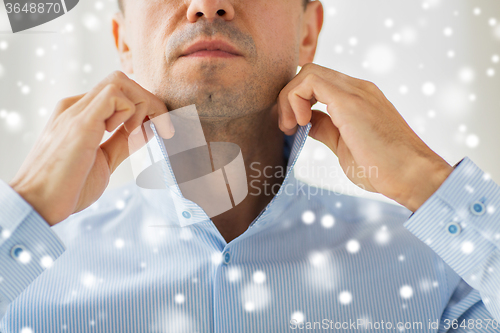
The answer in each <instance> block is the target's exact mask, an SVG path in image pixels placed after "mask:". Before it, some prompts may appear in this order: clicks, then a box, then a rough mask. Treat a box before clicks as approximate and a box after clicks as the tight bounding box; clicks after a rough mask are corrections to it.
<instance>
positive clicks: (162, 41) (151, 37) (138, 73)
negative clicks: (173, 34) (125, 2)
mask: <svg viewBox="0 0 500 333" xmlns="http://www.w3.org/2000/svg"><path fill="white" fill-rule="evenodd" d="M167 22H169V20H168V19H165V16H161V15H158V11H156V12H149V11H144V14H143V15H140V16H137V17H135V19H134V22H131V24H130V26H131V27H134V28H133V29H131V30H133V31H130V36H132V38H131V50H132V63H133V66H134V74H135V78H136V80H137V81H138V82H139V83H141V85H143V86H144V87H145V88H146V89H148V88H149V89H151V88H153V87H154V80H155V75H157V74H158V73H159V72H160V70H159V69H161V68H163V66H164V63H165V46H166V42H167V38H168V34H169V32H168V31H169V29H171V27H169V26H168V23H167Z"/></svg>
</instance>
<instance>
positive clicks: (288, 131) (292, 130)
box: [278, 102, 298, 135]
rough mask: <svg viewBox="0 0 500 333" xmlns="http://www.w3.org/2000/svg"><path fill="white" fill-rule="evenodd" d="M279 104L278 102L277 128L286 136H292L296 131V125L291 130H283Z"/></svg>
mask: <svg viewBox="0 0 500 333" xmlns="http://www.w3.org/2000/svg"><path fill="white" fill-rule="evenodd" d="M281 104H282V103H279V102H278V127H279V128H280V130H281V131H283V132H284V133H285V134H286V135H293V134H294V133H295V132H296V131H297V127H298V126H297V125H295V126H294V127H292V128H285V127H284V126H283V120H282V119H283V112H282V111H281Z"/></svg>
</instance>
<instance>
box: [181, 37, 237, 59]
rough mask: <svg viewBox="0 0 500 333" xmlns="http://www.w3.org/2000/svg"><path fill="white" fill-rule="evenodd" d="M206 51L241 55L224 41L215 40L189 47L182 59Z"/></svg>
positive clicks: (198, 42)
mask: <svg viewBox="0 0 500 333" xmlns="http://www.w3.org/2000/svg"><path fill="white" fill-rule="evenodd" d="M205 50H208V51H223V52H227V53H231V54H234V55H238V56H239V55H241V53H240V52H239V51H238V50H237V49H236V48H235V47H234V46H232V45H231V44H229V43H227V42H225V41H223V40H222V39H214V40H200V41H197V42H195V43H193V44H191V45H189V46H188V47H186V48H185V49H184V50H183V51H182V54H181V57H182V56H187V55H190V54H192V53H195V52H198V51H205Z"/></svg>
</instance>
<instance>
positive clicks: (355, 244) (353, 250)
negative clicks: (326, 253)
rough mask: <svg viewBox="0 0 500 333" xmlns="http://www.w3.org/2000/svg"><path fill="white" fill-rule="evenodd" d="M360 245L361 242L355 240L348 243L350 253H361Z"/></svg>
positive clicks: (347, 247)
mask: <svg viewBox="0 0 500 333" xmlns="http://www.w3.org/2000/svg"><path fill="white" fill-rule="evenodd" d="M359 248H360V245H359V242H358V241H357V240H355V239H351V240H349V241H348V242H347V243H346V249H347V251H349V252H350V253H356V252H358V251H359Z"/></svg>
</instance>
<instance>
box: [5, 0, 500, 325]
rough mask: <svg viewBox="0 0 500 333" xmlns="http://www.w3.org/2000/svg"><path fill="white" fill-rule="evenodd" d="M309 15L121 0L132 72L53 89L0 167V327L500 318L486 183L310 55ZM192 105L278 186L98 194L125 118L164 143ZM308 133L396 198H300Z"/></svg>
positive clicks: (212, 136) (492, 196) (215, 137)
mask: <svg viewBox="0 0 500 333" xmlns="http://www.w3.org/2000/svg"><path fill="white" fill-rule="evenodd" d="M322 21H323V9H322V5H321V3H320V2H318V1H313V2H309V3H305V4H304V3H303V0H275V1H263V0H255V1H239V0H186V1H170V0H169V1H132V0H126V1H125V2H124V3H123V13H117V14H116V16H115V17H114V19H113V33H114V36H115V41H116V46H117V49H118V51H119V54H120V59H121V62H122V66H123V69H124V70H125V72H127V73H134V74H135V77H136V79H137V83H136V82H134V81H132V80H130V79H128V78H127V77H126V76H125V75H124V74H123V73H119V72H117V73H113V74H112V75H110V76H108V77H107V78H106V79H105V80H104V81H102V82H101V83H100V84H99V85H98V86H96V87H95V88H93V89H92V90H91V91H90V92H88V93H87V94H83V95H80V96H75V97H70V98H67V99H64V100H63V101H61V102H60V103H59V104H58V106H57V107H56V109H55V112H54V113H53V115H52V117H51V119H50V120H49V122H48V124H47V127H46V128H45V130H44V132H43V134H42V136H41V138H40V140H39V141H38V142H37V144H36V146H35V147H34V148H33V150H32V151H31V152H30V154H29V156H28V158H27V159H26V161H25V163H24V164H23V166H22V167H21V169H20V170H19V172H18V174H17V175H16V176H15V178H14V179H13V180H12V181H11V182H10V183H9V185H7V184H5V183H2V184H1V185H2V187H1V191H0V199H1V200H0V205H1V206H0V207H1V209H0V214H1V215H0V225H1V227H2V236H3V237H2V240H1V243H0V249H1V252H0V253H1V255H0V263H1V267H2V268H1V272H0V274H1V276H2V280H0V281H2V283H0V297H1V301H2V304H3V307H4V309H5V315H4V317H3V319H2V321H1V322H0V331H1V332H23V333H24V332H54V331H68V332H85V331H97V332H288V331H294V330H305V329H308V330H315V331H321V330H332V331H333V330H339V331H340V330H341V331H346V332H347V331H359V330H362V329H364V330H366V331H384V332H386V331H387V332H389V331H395V330H396V329H398V331H408V332H417V331H424V332H437V331H438V327H439V331H440V332H442V331H448V330H449V331H452V330H453V331H460V330H462V331H465V330H466V329H467V330H471V331H478V332H479V331H481V332H498V331H499V329H498V326H497V325H496V326H495V324H494V323H496V321H495V320H494V319H496V320H497V321H498V320H500V299H499V297H500V295H499V294H498V285H500V274H498V272H499V270H500V260H499V259H500V258H499V249H498V246H499V245H500V243H499V238H500V237H499V235H500V225H499V223H498V220H499V219H498V217H497V214H498V212H496V211H495V209H494V208H495V207H496V206H497V205H498V204H499V203H500V189H499V188H498V185H496V184H495V183H494V182H492V181H491V179H489V178H488V177H487V176H486V175H485V173H484V172H482V171H481V170H480V169H479V168H478V167H477V166H476V165H475V164H474V163H473V162H472V161H470V160H469V159H468V158H467V157H466V158H464V159H463V160H461V161H460V163H457V164H456V165H455V167H451V166H450V165H449V164H448V163H446V162H445V161H444V160H443V159H442V158H441V157H439V156H438V155H437V154H435V153H434V152H433V151H432V150H431V149H430V148H428V147H427V146H426V145H425V144H424V143H423V142H422V141H421V140H420V139H419V138H418V136H417V135H416V134H415V133H414V132H413V131H412V130H411V128H410V127H409V126H408V125H407V124H406V122H405V121H404V120H403V118H402V117H401V116H400V115H399V113H398V112H397V110H396V109H395V108H394V106H393V105H392V104H391V103H390V102H389V101H388V100H387V99H386V98H385V96H384V95H383V93H382V92H381V91H380V90H379V89H378V88H377V87H376V86H375V85H374V84H373V83H371V82H367V81H364V80H360V79H356V78H352V77H349V76H347V75H345V74H342V73H339V72H336V71H334V70H332V69H327V68H323V67H320V66H317V65H313V64H311V62H312V61H313V58H314V53H315V50H316V44H317V40H318V35H319V32H320V30H321V26H322ZM297 66H302V69H301V71H300V73H299V74H298V75H296V76H295V73H296V68H297ZM317 101H319V102H322V103H325V104H326V105H327V109H328V114H326V113H321V112H319V111H312V110H311V106H312V105H314V104H315V103H316V102H317ZM192 104H194V105H196V108H197V110H198V114H199V117H200V120H201V124H202V127H203V132H204V134H205V137H206V139H207V142H217V141H225V142H233V143H236V144H238V145H239V146H240V148H241V151H242V155H243V157H244V162H245V166H246V170H247V173H248V175H249V176H250V175H251V171H250V165H252V163H254V164H253V168H254V169H255V168H257V170H258V171H260V173H259V177H257V180H259V181H258V182H256V183H254V186H257V187H260V188H263V187H264V181H267V184H268V185H269V184H271V185H275V184H281V189H280V191H279V192H278V193H277V194H276V195H273V193H269V192H267V194H266V193H265V192H264V191H262V192H261V194H260V195H248V196H247V197H246V198H245V199H244V201H243V202H242V203H241V204H239V205H237V206H236V207H234V208H233V209H231V210H229V211H227V212H225V213H222V214H220V215H217V216H214V217H213V218H211V219H209V218H206V219H204V220H203V221H201V222H198V223H193V224H190V225H188V226H187V227H180V226H179V225H178V224H176V221H175V218H174V217H173V210H174V208H175V207H174V206H173V204H172V198H171V197H170V195H169V194H168V193H169V192H168V191H154V190H146V189H142V188H139V187H137V186H136V185H135V184H133V183H131V184H128V185H127V186H125V187H124V188H120V189H117V190H113V191H109V192H106V193H105V194H104V195H103V196H101V195H102V193H103V191H104V189H105V188H106V185H107V183H108V180H109V176H110V174H111V173H112V172H113V171H114V170H115V168H116V167H117V166H118V165H119V164H120V163H121V162H122V161H123V160H124V159H125V158H127V157H128V156H129V150H128V141H130V139H131V138H132V139H133V135H140V134H141V133H140V132H141V131H137V132H134V129H136V128H138V126H140V125H141V124H142V123H143V122H144V121H147V120H148V119H151V120H152V121H153V123H155V119H156V123H155V126H154V127H153V128H154V129H155V131H154V138H153V140H151V141H150V142H149V143H148V145H150V146H151V149H152V151H153V153H154V154H156V155H157V156H162V153H164V147H162V140H161V139H162V138H163V139H168V138H171V137H172V136H175V135H176V132H175V130H176V129H175V127H174V128H171V126H170V123H169V122H168V118H166V117H162V116H163V115H165V114H166V113H167V112H168V110H175V109H178V108H181V107H184V106H187V105H192ZM160 118H163V119H167V120H166V121H165V122H160V121H157V120H158V119H160ZM309 123H310V124H309ZM117 128H118V129H117ZM115 129H117V131H116V132H115V133H114V134H113V135H112V136H111V138H110V139H109V140H108V141H106V142H104V143H103V144H101V145H99V143H100V140H101V138H102V135H103V134H104V131H105V130H107V131H113V130H115ZM285 134H286V136H285ZM307 135H309V136H311V137H313V138H315V139H318V140H320V141H322V142H323V143H325V144H326V145H327V146H328V147H329V148H330V149H331V150H332V151H333V152H334V153H335V154H336V155H337V156H338V157H339V161H340V164H341V166H342V167H343V168H344V171H345V170H346V168H347V167H348V166H353V165H354V166H355V167H356V168H359V169H363V170H370V169H369V168H370V167H374V166H375V167H376V168H377V171H378V172H377V173H376V174H375V173H374V174H364V175H362V176H360V174H359V173H356V174H354V175H353V174H348V176H350V177H351V180H352V181H353V182H355V183H356V184H358V185H359V186H361V187H363V188H366V189H367V190H370V191H374V192H379V193H382V194H383V195H385V196H387V197H389V198H391V199H394V200H396V201H397V202H399V203H400V204H401V205H402V206H404V207H398V206H394V205H389V204H385V203H380V202H377V201H373V200H367V199H361V198H356V197H350V196H345V195H336V196H333V195H332V193H331V192H327V191H325V192H322V194H321V195H319V194H317V195H314V196H309V195H307V194H309V193H311V192H313V191H312V190H314V188H312V187H309V186H306V185H304V184H303V183H301V182H298V181H297V180H296V179H295V178H294V175H293V165H294V164H295V161H296V159H297V157H298V155H299V153H300V151H301V149H302V146H303V144H304V141H305V139H306V137H307ZM283 151H285V154H284V155H285V156H283ZM164 158H165V157H164ZM165 160H166V158H165ZM166 162H168V161H166ZM255 162H258V163H255ZM267 166H272V167H285V166H288V167H290V168H291V169H290V170H289V171H288V172H287V173H286V176H285V177H281V176H280V175H277V174H273V175H271V176H270V177H266V176H265V173H264V172H263V171H264V168H265V167H267ZM252 171H253V169H252ZM358 177H359V178H358ZM97 199H99V200H98V201H97V202H95V201H96V200H97ZM94 202H95V203H94ZM92 203H94V204H93V205H92V206H91V207H89V206H90V205H91V204H92ZM87 207H89V208H88V209H86V208H87ZM185 211H186V212H187V213H186V214H185V217H186V219H189V218H191V217H192V216H203V214H204V212H203V210H202V209H201V208H200V207H199V206H197V205H196V204H195V203H189V202H188V203H186V207H185ZM411 212H413V214H411V216H410V217H409V215H410V213H411ZM408 217H409V219H408ZM62 221H64V222H62ZM59 222H62V223H59ZM56 224H57V225H56ZM49 226H53V227H52V228H49ZM155 226H161V227H162V228H155ZM465 282H467V283H465ZM468 285H470V286H472V287H473V289H472V288H471V287H469V286H468Z"/></svg>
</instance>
